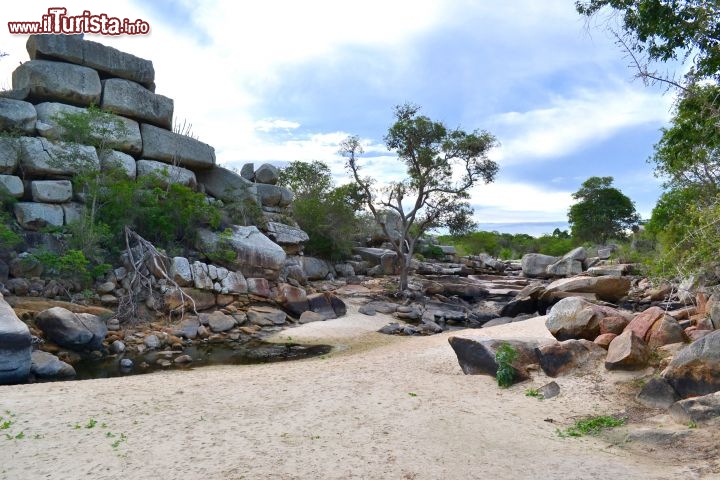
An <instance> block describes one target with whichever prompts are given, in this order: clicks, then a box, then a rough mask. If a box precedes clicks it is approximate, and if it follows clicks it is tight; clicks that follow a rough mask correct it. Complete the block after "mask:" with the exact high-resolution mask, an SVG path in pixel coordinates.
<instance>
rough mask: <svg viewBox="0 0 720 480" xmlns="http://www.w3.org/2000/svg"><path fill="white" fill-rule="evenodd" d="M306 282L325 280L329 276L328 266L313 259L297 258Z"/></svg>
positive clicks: (322, 261) (323, 261)
mask: <svg viewBox="0 0 720 480" xmlns="http://www.w3.org/2000/svg"><path fill="white" fill-rule="evenodd" d="M298 259H299V260H300V264H301V265H302V269H303V272H304V273H305V277H306V278H307V279H308V280H325V279H326V278H327V277H328V275H330V273H331V271H330V266H329V265H328V263H327V262H326V261H325V260H321V259H319V258H315V257H307V256H303V257H298Z"/></svg>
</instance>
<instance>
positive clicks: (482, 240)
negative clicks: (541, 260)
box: [438, 228, 574, 260]
mask: <svg viewBox="0 0 720 480" xmlns="http://www.w3.org/2000/svg"><path fill="white" fill-rule="evenodd" d="M438 240H439V241H440V243H441V244H443V245H453V246H455V248H456V249H457V251H458V254H459V255H475V254H478V253H483V252H484V253H488V254H490V255H492V256H494V257H497V258H501V259H504V260H509V259H513V258H520V257H522V256H523V255H525V254H526V253H543V254H545V255H553V256H560V255H564V254H566V253H567V252H569V251H570V250H572V248H573V247H574V243H573V239H572V238H571V237H570V234H569V233H568V232H567V231H565V230H560V229H558V228H556V229H555V231H553V233H552V234H549V235H543V236H541V237H533V236H530V235H528V234H526V233H516V234H514V235H513V234H511V233H500V232H482V231H481V232H472V233H469V234H467V235H460V236H453V235H443V236H441V237H439V238H438Z"/></svg>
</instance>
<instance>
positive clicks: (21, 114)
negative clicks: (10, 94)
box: [0, 97, 37, 135]
mask: <svg viewBox="0 0 720 480" xmlns="http://www.w3.org/2000/svg"><path fill="white" fill-rule="evenodd" d="M36 120H37V113H36V111H35V107H34V106H33V104H32V103H30V102H24V101H22V100H15V99H12V98H2V97H0V131H3V130H5V131H10V132H20V133H21V134H26V135H32V134H34V133H35V121H36Z"/></svg>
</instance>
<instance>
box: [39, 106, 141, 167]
mask: <svg viewBox="0 0 720 480" xmlns="http://www.w3.org/2000/svg"><path fill="white" fill-rule="evenodd" d="M35 109H36V110H37V120H38V123H37V130H38V134H39V135H40V136H42V137H45V138H49V139H51V140H57V139H59V138H63V136H65V135H67V133H68V132H66V131H65V129H63V128H62V126H61V124H59V123H58V122H59V121H60V120H61V119H62V118H69V119H71V120H72V119H74V118H87V119H88V120H89V122H88V125H89V127H90V129H89V132H88V136H89V137H90V139H91V140H93V141H95V142H97V144H102V145H104V146H105V147H107V148H109V149H114V150H119V151H122V152H125V153H129V154H133V155H136V154H138V153H140V151H141V150H142V138H141V137H140V124H138V122H136V121H134V120H130V119H129V118H125V117H121V116H119V115H114V114H112V113H108V112H100V113H90V112H89V110H88V109H87V108H82V107H73V106H72V105H65V104H64V103H58V102H43V103H39V104H37V105H35Z"/></svg>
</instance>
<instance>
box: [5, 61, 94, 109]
mask: <svg viewBox="0 0 720 480" xmlns="http://www.w3.org/2000/svg"><path fill="white" fill-rule="evenodd" d="M12 85H13V90H15V91H16V92H18V96H21V97H23V98H22V99H28V100H32V101H43V100H49V101H60V102H63V103H69V104H71V105H78V106H82V107H87V106H89V105H93V104H95V105H97V104H98V103H99V102H100V93H101V92H102V85H101V84H100V76H99V75H98V73H97V72H96V71H95V70H93V69H91V68H87V67H81V66H79V65H72V64H70V63H62V62H51V61H48V60H30V61H29V62H25V63H23V64H22V65H20V66H19V67H18V68H16V69H15V71H14V72H13V74H12Z"/></svg>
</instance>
